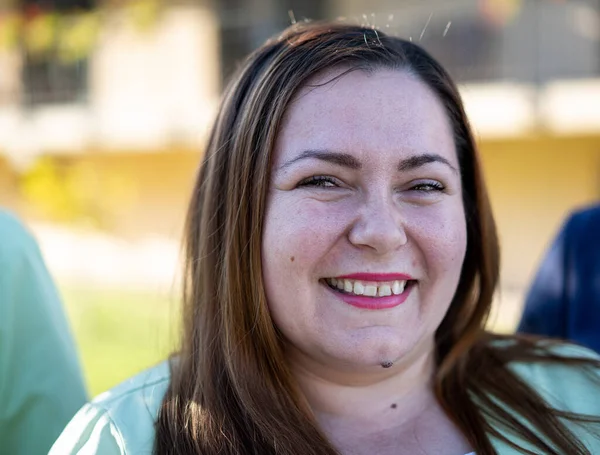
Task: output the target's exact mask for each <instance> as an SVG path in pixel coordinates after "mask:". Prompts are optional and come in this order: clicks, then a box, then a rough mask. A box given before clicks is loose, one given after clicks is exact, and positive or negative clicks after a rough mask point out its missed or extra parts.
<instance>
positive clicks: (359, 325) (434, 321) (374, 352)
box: [262, 69, 466, 371]
mask: <svg viewBox="0 0 600 455" xmlns="http://www.w3.org/2000/svg"><path fill="white" fill-rule="evenodd" d="M340 72H341V70H339V69H338V70H334V71H330V72H329V73H326V74H323V75H320V76H318V77H316V79H315V80H313V81H311V82H312V83H314V84H312V83H311V87H305V88H304V89H302V90H301V91H300V93H299V94H298V96H296V98H295V100H294V101H293V102H292V104H291V105H290V107H289V109H288V112H287V115H286V117H285V119H284V122H283V125H282V128H281V131H280V133H279V136H278V140H277V144H276V148H275V151H274V153H275V155H274V158H273V168H272V174H271V182H270V190H269V196H268V207H267V211H266V215H265V216H266V218H265V228H264V232H263V244H262V262H263V274H264V275H263V278H264V283H265V289H266V295H267V301H268V305H269V310H270V312H271V315H272V317H273V320H274V323H275V325H276V326H277V327H278V328H279V330H280V331H281V332H282V334H283V335H284V336H285V338H286V341H287V350H288V353H287V354H288V355H289V356H290V358H291V359H292V361H294V360H295V361H301V362H306V361H309V362H313V363H316V364H321V365H324V366H327V367H330V368H331V367H332V366H334V367H335V368H342V369H345V370H352V371H358V370H361V369H363V370H364V369H365V368H375V367H377V366H380V365H382V364H383V363H385V362H397V361H398V360H400V359H402V358H403V357H404V356H407V354H411V353H415V352H418V351H422V350H426V352H427V351H429V352H430V351H431V350H432V349H433V346H434V332H435V330H436V329H437V327H438V326H439V324H440V323H441V321H442V319H443V317H444V315H445V313H446V311H447V309H448V307H449V305H450V302H451V301H452V297H453V296H454V293H455V291H456V287H457V285H458V281H459V277H460V272H461V267H462V263H463V259H464V256H465V249H466V224H465V214H464V208H463V202H462V197H461V179H460V170H459V164H458V159H457V156H456V150H455V146H454V142H453V137H452V130H451V127H450V123H449V121H448V119H447V118H446V114H445V112H444V109H443V107H442V104H441V103H440V102H439V101H438V100H437V98H436V97H435V95H434V94H433V92H432V91H431V90H430V89H429V88H428V87H427V86H426V85H425V84H424V83H422V82H420V81H419V80H417V79H416V78H415V77H414V76H411V75H409V74H408V73H406V72H403V71H393V70H378V71H375V72H374V73H371V74H368V73H366V72H364V71H353V72H351V73H349V74H346V75H344V76H342V77H341V78H340V79H338V80H335V81H333V82H329V83H325V84H324V85H321V86H318V85H319V84H322V83H324V82H326V81H329V80H330V79H331V78H332V77H334V76H335V75H337V74H339V73H340Z"/></svg>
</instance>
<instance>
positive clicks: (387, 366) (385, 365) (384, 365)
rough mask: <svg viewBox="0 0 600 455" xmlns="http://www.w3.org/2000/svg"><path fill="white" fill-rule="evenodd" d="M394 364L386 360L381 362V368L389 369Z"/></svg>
mask: <svg viewBox="0 0 600 455" xmlns="http://www.w3.org/2000/svg"><path fill="white" fill-rule="evenodd" d="M393 364H394V362H390V361H389V360H386V361H385V362H381V367H382V368H389V367H391V366H392V365H393Z"/></svg>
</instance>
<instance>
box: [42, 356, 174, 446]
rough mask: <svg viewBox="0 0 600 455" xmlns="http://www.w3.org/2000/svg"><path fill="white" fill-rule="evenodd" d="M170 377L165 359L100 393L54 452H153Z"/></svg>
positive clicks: (63, 437) (70, 425)
mask: <svg viewBox="0 0 600 455" xmlns="http://www.w3.org/2000/svg"><path fill="white" fill-rule="evenodd" d="M169 380H170V372H169V363H168V362H167V361H165V362H163V363H160V364H159V365H157V366H155V367H153V368H150V369H148V370H146V371H144V372H142V373H140V374H138V375H136V376H134V377H132V378H130V379H128V380H126V381H124V382H123V383H121V384H119V385H118V386H116V387H114V388H113V389H111V390H109V391H107V392H104V393H103V394H101V395H99V396H98V397H96V398H95V399H94V400H93V401H92V402H90V403H88V404H86V405H85V406H84V407H83V408H82V409H81V410H80V411H79V412H78V413H77V415H75V417H74V418H73V420H71V422H70V423H69V424H68V425H67V427H66V428H65V429H64V431H63V433H62V434H61V436H60V437H59V438H58V440H57V441H56V442H55V444H54V446H53V447H52V449H51V450H50V455H58V454H60V455H66V454H69V455H72V454H73V455H74V454H83V453H85V454H90V455H91V454H103V455H104V454H106V455H113V454H115V455H117V454H118V455H125V454H148V455H150V454H151V453H152V447H153V444H154V424H155V422H156V419H157V416H158V411H159V409H160V405H161V403H162V400H163V397H164V395H165V393H166V391H167V388H168V386H169Z"/></svg>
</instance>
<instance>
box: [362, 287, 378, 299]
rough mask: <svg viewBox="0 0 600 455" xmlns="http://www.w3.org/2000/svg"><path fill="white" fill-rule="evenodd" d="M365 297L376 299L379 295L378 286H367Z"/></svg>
mask: <svg viewBox="0 0 600 455" xmlns="http://www.w3.org/2000/svg"><path fill="white" fill-rule="evenodd" d="M365 295H366V296H367V297H375V296H376V295H377V286H373V285H367V286H365Z"/></svg>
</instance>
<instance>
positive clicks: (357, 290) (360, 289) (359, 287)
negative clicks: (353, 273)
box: [352, 281, 365, 295]
mask: <svg viewBox="0 0 600 455" xmlns="http://www.w3.org/2000/svg"><path fill="white" fill-rule="evenodd" d="M352 292H353V293H354V294H356V295H363V294H364V293H365V287H364V286H363V284H362V283H361V282H360V281H355V282H354V288H353V289H352Z"/></svg>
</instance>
